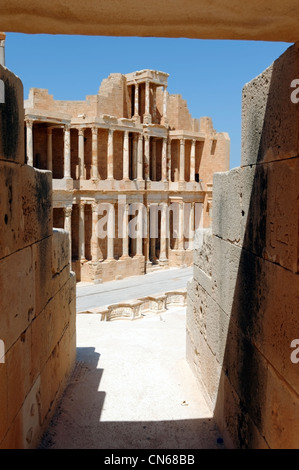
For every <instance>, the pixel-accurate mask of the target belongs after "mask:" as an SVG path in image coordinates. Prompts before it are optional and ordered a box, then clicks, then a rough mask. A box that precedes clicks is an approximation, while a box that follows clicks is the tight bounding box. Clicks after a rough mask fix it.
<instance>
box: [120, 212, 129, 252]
mask: <svg viewBox="0 0 299 470" xmlns="http://www.w3.org/2000/svg"><path fill="white" fill-rule="evenodd" d="M118 210H122V242H123V246H122V251H123V252H122V256H121V258H128V256H129V227H128V223H129V220H128V216H129V209H128V204H126V203H122V204H119V205H118Z"/></svg>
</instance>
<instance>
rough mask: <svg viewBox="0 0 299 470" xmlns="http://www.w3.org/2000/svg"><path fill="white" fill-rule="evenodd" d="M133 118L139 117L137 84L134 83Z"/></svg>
mask: <svg viewBox="0 0 299 470" xmlns="http://www.w3.org/2000/svg"><path fill="white" fill-rule="evenodd" d="M134 116H135V117H139V83H135V104H134Z"/></svg>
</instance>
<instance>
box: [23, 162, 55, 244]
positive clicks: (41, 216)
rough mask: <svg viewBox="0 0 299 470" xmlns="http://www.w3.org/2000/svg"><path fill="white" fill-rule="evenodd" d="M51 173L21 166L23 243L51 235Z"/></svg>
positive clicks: (33, 241) (29, 242)
mask: <svg viewBox="0 0 299 470" xmlns="http://www.w3.org/2000/svg"><path fill="white" fill-rule="evenodd" d="M51 175H52V173H51V172H50V171H43V170H36V169H35V168H32V167H30V166H28V165H24V166H22V190H21V193H22V211H23V222H24V243H25V244H28V245H29V244H32V243H35V242H36V241H39V240H41V239H42V238H46V237H49V236H51V235H52V226H53V219H52V177H51Z"/></svg>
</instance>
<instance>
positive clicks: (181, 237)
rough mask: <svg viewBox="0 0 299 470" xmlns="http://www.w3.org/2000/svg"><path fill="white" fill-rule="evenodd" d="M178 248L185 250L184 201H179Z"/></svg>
mask: <svg viewBox="0 0 299 470" xmlns="http://www.w3.org/2000/svg"><path fill="white" fill-rule="evenodd" d="M178 228H179V234H178V235H179V236H178V250H184V202H183V201H181V202H180V203H179V227H178Z"/></svg>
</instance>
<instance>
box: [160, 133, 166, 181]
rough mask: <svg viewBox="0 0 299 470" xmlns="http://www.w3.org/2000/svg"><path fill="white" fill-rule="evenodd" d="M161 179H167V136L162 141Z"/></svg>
mask: <svg viewBox="0 0 299 470" xmlns="http://www.w3.org/2000/svg"><path fill="white" fill-rule="evenodd" d="M161 180H162V181H167V137H163V142H162V161H161Z"/></svg>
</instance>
